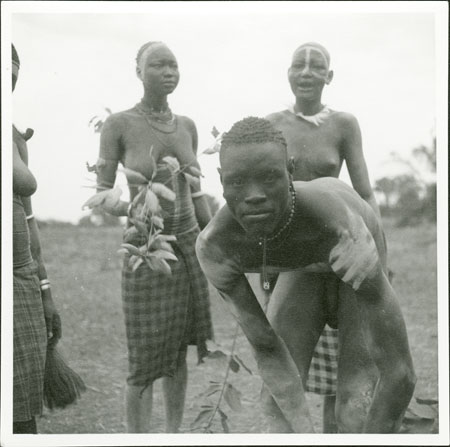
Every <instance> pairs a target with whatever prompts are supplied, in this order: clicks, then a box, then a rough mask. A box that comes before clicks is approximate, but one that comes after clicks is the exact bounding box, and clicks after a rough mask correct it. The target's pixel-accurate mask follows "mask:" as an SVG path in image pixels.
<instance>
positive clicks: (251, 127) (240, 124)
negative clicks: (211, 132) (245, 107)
mask: <svg viewBox="0 0 450 447" xmlns="http://www.w3.org/2000/svg"><path fill="white" fill-rule="evenodd" d="M251 143H277V144H279V145H281V146H282V147H283V148H284V149H285V150H286V149H287V143H286V140H285V138H284V136H283V134H282V133H281V132H280V131H279V130H277V129H275V127H274V126H273V124H272V123H271V122H270V121H268V120H266V119H264V118H257V117H254V116H249V117H247V118H244V119H242V120H240V121H237V122H236V123H234V124H233V126H232V127H231V129H230V130H229V131H228V132H226V133H224V134H223V137H222V142H221V145H220V156H221V157H222V156H223V154H224V152H225V151H226V149H227V148H228V147H230V146H240V145H244V144H251Z"/></svg>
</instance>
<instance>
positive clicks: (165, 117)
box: [136, 103, 177, 134]
mask: <svg viewBox="0 0 450 447" xmlns="http://www.w3.org/2000/svg"><path fill="white" fill-rule="evenodd" d="M136 109H137V111H138V112H139V113H140V114H141V115H142V116H144V117H145V119H146V120H147V122H148V124H149V125H150V126H151V127H152V128H153V129H154V130H157V131H158V132H161V133H165V134H171V133H174V132H175V131H176V130H177V119H176V116H175V115H174V114H173V113H172V111H171V110H170V108H169V107H167V108H166V109H165V110H159V111H158V110H156V109H153V108H151V107H148V106H147V105H143V104H142V103H140V104H137V106H136ZM156 123H158V124H162V125H163V127H160V126H157V125H156Z"/></svg>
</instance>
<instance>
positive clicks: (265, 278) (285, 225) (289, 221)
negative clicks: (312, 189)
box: [258, 183, 296, 290]
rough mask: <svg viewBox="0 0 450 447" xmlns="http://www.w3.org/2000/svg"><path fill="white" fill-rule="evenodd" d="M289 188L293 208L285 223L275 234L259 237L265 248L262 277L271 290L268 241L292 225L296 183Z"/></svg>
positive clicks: (264, 285) (267, 288)
mask: <svg viewBox="0 0 450 447" xmlns="http://www.w3.org/2000/svg"><path fill="white" fill-rule="evenodd" d="M289 190H290V192H291V210H290V211H289V217H288V219H287V220H286V222H285V224H284V225H283V226H282V227H281V228H280V230H278V231H277V232H276V233H275V234H274V235H273V236H270V237H267V236H264V237H262V238H260V239H259V242H258V245H260V246H262V249H263V265H262V277H263V289H264V290H269V289H270V281H269V280H268V279H267V272H266V266H267V242H271V241H273V240H275V239H277V238H278V237H280V236H281V235H282V234H283V233H284V232H285V231H286V230H287V229H288V228H289V226H290V225H291V222H292V219H293V218H294V214H295V200H296V195H295V188H294V185H293V184H292V183H291V184H290V186H289Z"/></svg>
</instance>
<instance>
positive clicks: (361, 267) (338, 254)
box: [329, 219, 379, 290]
mask: <svg viewBox="0 0 450 447" xmlns="http://www.w3.org/2000/svg"><path fill="white" fill-rule="evenodd" d="M378 262H379V257H378V250H377V247H376V245H375V241H374V239H373V237H372V235H371V234H370V232H369V230H368V229H367V227H366V225H365V224H364V222H363V220H362V219H361V222H357V223H356V224H355V225H353V226H352V228H351V231H349V230H343V231H342V232H341V233H340V235H339V241H338V243H337V244H336V245H335V246H334V247H333V249H332V250H331V252H330V255H329V263H330V266H331V268H332V270H333V271H334V273H336V275H337V276H338V277H339V278H341V280H342V281H344V282H345V283H347V284H350V285H351V286H352V288H353V289H354V290H358V289H359V287H360V285H361V283H362V282H363V281H364V280H365V279H366V278H371V277H373V276H374V275H375V273H376V271H377V264H378Z"/></svg>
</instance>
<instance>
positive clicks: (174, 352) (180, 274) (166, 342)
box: [122, 229, 212, 387]
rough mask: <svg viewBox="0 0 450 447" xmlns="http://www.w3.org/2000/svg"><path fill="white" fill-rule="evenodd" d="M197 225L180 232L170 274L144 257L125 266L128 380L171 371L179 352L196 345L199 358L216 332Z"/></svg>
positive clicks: (141, 381)
mask: <svg viewBox="0 0 450 447" xmlns="http://www.w3.org/2000/svg"><path fill="white" fill-rule="evenodd" d="M198 234H199V230H198V229H195V230H193V231H190V232H188V233H185V234H182V235H177V241H175V242H172V243H171V244H172V247H173V249H174V252H175V255H176V257H177V258H178V261H169V263H170V266H171V269H172V275H165V274H163V273H160V272H156V271H154V270H151V269H150V268H149V267H148V266H147V264H146V263H142V264H141V265H140V266H139V267H138V268H137V269H136V271H135V272H133V271H132V269H131V268H130V267H129V266H128V256H126V257H125V259H124V266H123V270H122V299H123V309H124V314H125V327H126V335H127V346H128V362H129V376H128V378H127V382H128V384H130V385H135V386H144V387H145V386H147V385H149V384H151V383H152V382H153V381H154V380H156V379H158V378H159V377H162V376H173V375H174V373H175V370H176V367H177V361H178V356H179V355H180V353H184V351H185V349H186V347H187V345H197V351H198V356H199V362H200V361H201V359H202V358H203V357H204V356H206V355H207V349H206V340H208V339H211V338H212V324H211V314H210V304H209V292H208V283H207V280H206V277H205V276H204V274H203V272H202V270H201V268H200V265H199V263H198V260H197V257H196V254H195V241H196V239H197V236H198Z"/></svg>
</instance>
